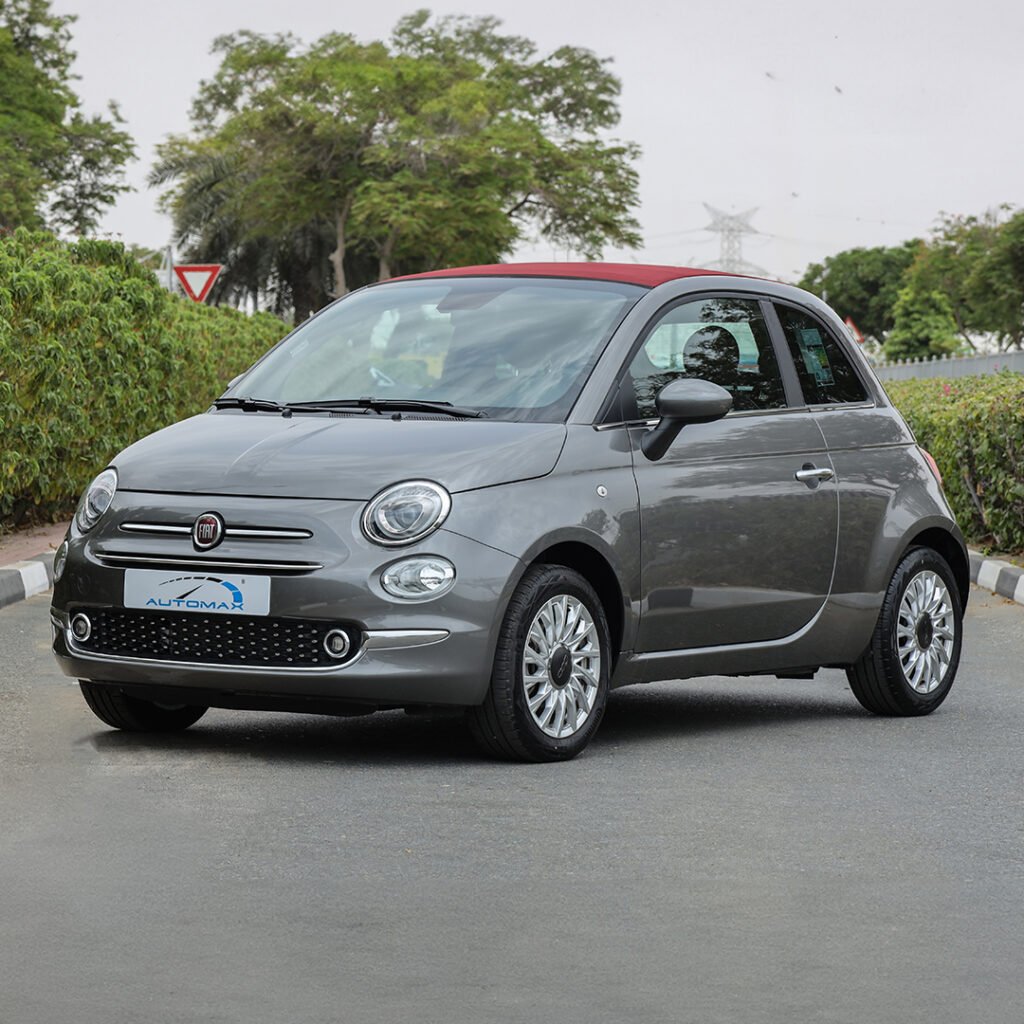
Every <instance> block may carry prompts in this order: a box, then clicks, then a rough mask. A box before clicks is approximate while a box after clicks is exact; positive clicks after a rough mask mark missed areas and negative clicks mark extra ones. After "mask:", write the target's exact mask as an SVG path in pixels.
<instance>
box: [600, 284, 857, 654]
mask: <svg viewBox="0 0 1024 1024" xmlns="http://www.w3.org/2000/svg"><path fill="white" fill-rule="evenodd" d="M768 315H770V309H769V307H768V306H767V304H766V303H763V302H762V301H761V300H759V299H758V298H757V297H755V296H751V295H709V296H705V297H701V298H698V299H693V298H687V299H684V300H679V301H677V302H676V303H674V304H672V305H671V306H669V307H668V308H667V309H664V310H662V311H661V312H660V313H659V314H658V315H657V316H656V317H655V318H654V319H653V320H652V322H651V323H650V324H649V325H648V327H647V328H646V330H645V331H644V333H643V335H642V336H641V339H640V342H639V344H638V347H637V348H636V350H635V353H634V354H633V356H632V358H631V360H630V362H629V365H628V370H627V372H626V373H625V375H624V376H623V378H622V380H621V384H620V391H619V395H620V401H621V402H622V403H623V408H622V414H623V415H624V417H625V418H626V419H630V418H632V417H636V419H638V420H646V421H647V423H646V424H643V425H641V424H639V423H638V424H637V425H635V426H633V427H631V428H630V434H631V439H632V442H633V443H632V450H633V466H634V474H635V478H636V485H637V493H638V497H639V506H640V527H641V540H640V544H641V565H642V568H641V589H642V594H643V601H642V606H641V618H640V625H639V632H638V640H637V650H638V651H641V652H648V651H669V650H679V649H684V648H694V647H707V646H714V645H720V644H742V643H755V642H763V641H769V640H775V639H779V638H781V637H785V636H788V635H790V634H792V633H795V632H797V631H798V630H800V629H801V628H802V627H803V626H805V625H806V624H807V623H808V622H810V620H811V619H812V618H813V617H814V616H815V614H816V613H817V612H818V610H819V609H820V608H821V606H822V604H823V603H824V601H825V598H826V597H827V595H828V592H829V586H830V583H831V579H832V573H833V567H834V562H835V550H836V538H837V530H838V505H837V500H836V493H835V487H834V484H833V482H832V481H831V479H828V478H829V477H831V475H832V472H833V469H832V465H831V462H830V461H829V456H828V453H827V451H826V449H825V444H824V441H823V437H822V433H821V430H820V429H819V427H818V425H817V423H816V422H815V418H814V416H813V415H812V414H811V413H810V412H809V411H808V410H807V409H806V408H805V407H801V406H803V403H802V401H801V400H800V399H799V397H798V396H799V390H798V386H797V382H796V378H795V374H794V372H793V367H792V365H791V364H789V363H788V362H783V364H782V367H783V368H782V370H780V358H781V359H783V360H788V356H787V355H786V354H785V353H781V352H780V351H779V350H778V349H777V348H776V346H775V345H774V344H773V341H772V337H771V333H770V331H769V328H768V321H767V319H766V317H767V316H768ZM679 377H699V378H702V379H705V380H711V381H713V382H714V383H716V384H719V385H721V386H722V387H724V388H726V389H727V390H728V391H729V392H730V393H731V394H732V395H733V403H734V404H733V411H732V412H730V413H729V414H728V415H726V416H725V417H724V418H723V419H721V420H718V421H716V422H714V423H704V424H691V425H688V426H686V427H684V428H683V429H682V431H681V432H680V434H679V436H678V437H677V438H676V440H675V442H674V443H673V444H672V446H671V447H670V449H669V450H668V452H667V453H666V454H665V455H664V457H662V458H661V459H659V460H658V461H650V460H649V459H647V458H646V457H645V456H644V454H643V452H642V451H641V448H640V439H641V437H642V436H643V434H644V432H645V431H646V430H648V429H649V427H650V422H651V421H652V420H654V419H655V418H656V415H657V414H656V412H655V407H654V399H655V396H656V395H657V393H658V391H659V390H660V389H661V388H662V387H664V386H665V384H667V383H668V382H669V381H671V380H674V379H676V378H679ZM794 399H795V401H794ZM798 474H799V476H798Z"/></svg>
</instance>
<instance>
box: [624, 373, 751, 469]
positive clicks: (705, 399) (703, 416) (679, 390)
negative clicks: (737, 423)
mask: <svg viewBox="0 0 1024 1024" xmlns="http://www.w3.org/2000/svg"><path fill="white" fill-rule="evenodd" d="M654 406H655V408H656V409H657V410H658V415H659V417H660V419H659V420H658V423H657V425H656V426H655V427H654V428H652V429H651V430H649V431H648V432H647V433H646V434H644V436H643V437H642V438H641V440H640V449H641V451H642V452H643V453H644V455H646V456H647V458H648V459H650V460H651V461H652V462H657V460H658V459H660V458H661V457H662V456H663V455H664V454H665V452H667V451H668V449H669V447H670V446H671V444H672V442H673V441H674V440H675V439H676V435H677V434H678V433H679V431H680V430H682V429H683V427H685V426H686V424H687V423H712V422H714V421H715V420H720V419H721V418H722V417H723V416H724V415H725V414H726V413H727V412H728V411H729V410H730V409H731V408H732V395H730V394H729V392H728V391H726V390H725V388H723V387H719V386H718V385H717V384H712V383H711V381H709V380H698V379H689V378H687V379H683V380H673V381H670V382H669V383H668V384H666V385H665V386H664V387H663V388H662V389H661V390H660V391H659V392H658V396H657V397H656V398H655V399H654Z"/></svg>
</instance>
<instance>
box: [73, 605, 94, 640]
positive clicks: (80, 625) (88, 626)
mask: <svg viewBox="0 0 1024 1024" xmlns="http://www.w3.org/2000/svg"><path fill="white" fill-rule="evenodd" d="M71 635H72V636H73V637H74V638H75V639H76V640H77V641H78V642H79V643H80V644H84V643H85V641H86V640H88V639H89V637H91V636H92V623H91V622H90V621H89V616H88V615H86V614H85V613H84V612H79V613H78V614H77V615H76V616H75V617H74V618H73V619H72V620H71Z"/></svg>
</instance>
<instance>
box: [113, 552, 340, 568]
mask: <svg viewBox="0 0 1024 1024" xmlns="http://www.w3.org/2000/svg"><path fill="white" fill-rule="evenodd" d="M96 557H97V558H98V559H99V560H100V561H101V562H102V563H103V564H104V565H169V566H173V567H175V568H184V567H186V566H193V567H194V566H197V565H199V566H202V567H203V568H204V569H210V570H225V569H251V570H262V571H265V572H297V573H301V572H314V571H316V570H317V569H322V568H323V563H322V562H232V561H223V560H222V559H219V558H218V559H214V558H204V557H203V556H202V555H198V556H196V557H194V558H189V557H188V556H186V555H173V556H172V555H111V554H107V553H106V552H102V551H97V552H96Z"/></svg>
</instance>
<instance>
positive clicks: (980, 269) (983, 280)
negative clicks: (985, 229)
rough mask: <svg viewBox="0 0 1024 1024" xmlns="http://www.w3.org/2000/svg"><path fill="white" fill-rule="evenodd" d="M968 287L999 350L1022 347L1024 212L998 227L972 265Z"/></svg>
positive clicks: (1021, 211)
mask: <svg viewBox="0 0 1024 1024" xmlns="http://www.w3.org/2000/svg"><path fill="white" fill-rule="evenodd" d="M969 287H970V289H971V293H972V295H973V296H974V297H975V301H976V302H977V303H979V304H980V305H981V308H982V309H983V310H984V313H985V327H986V328H987V329H988V330H989V331H991V332H992V333H993V334H994V335H995V336H996V338H997V339H998V341H999V346H1000V348H1001V349H1004V350H1005V349H1009V348H1021V347H1022V345H1024V210H1018V211H1017V213H1015V214H1013V216H1011V217H1010V219H1009V220H1007V221H1006V222H1005V223H1003V224H1000V225H999V227H998V229H997V230H996V231H995V233H994V237H993V239H992V243H991V245H990V246H989V248H988V249H987V251H985V252H984V254H982V255H981V256H980V258H979V259H978V260H977V262H976V263H975V265H974V268H973V272H972V274H971V277H970V280H969Z"/></svg>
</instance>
